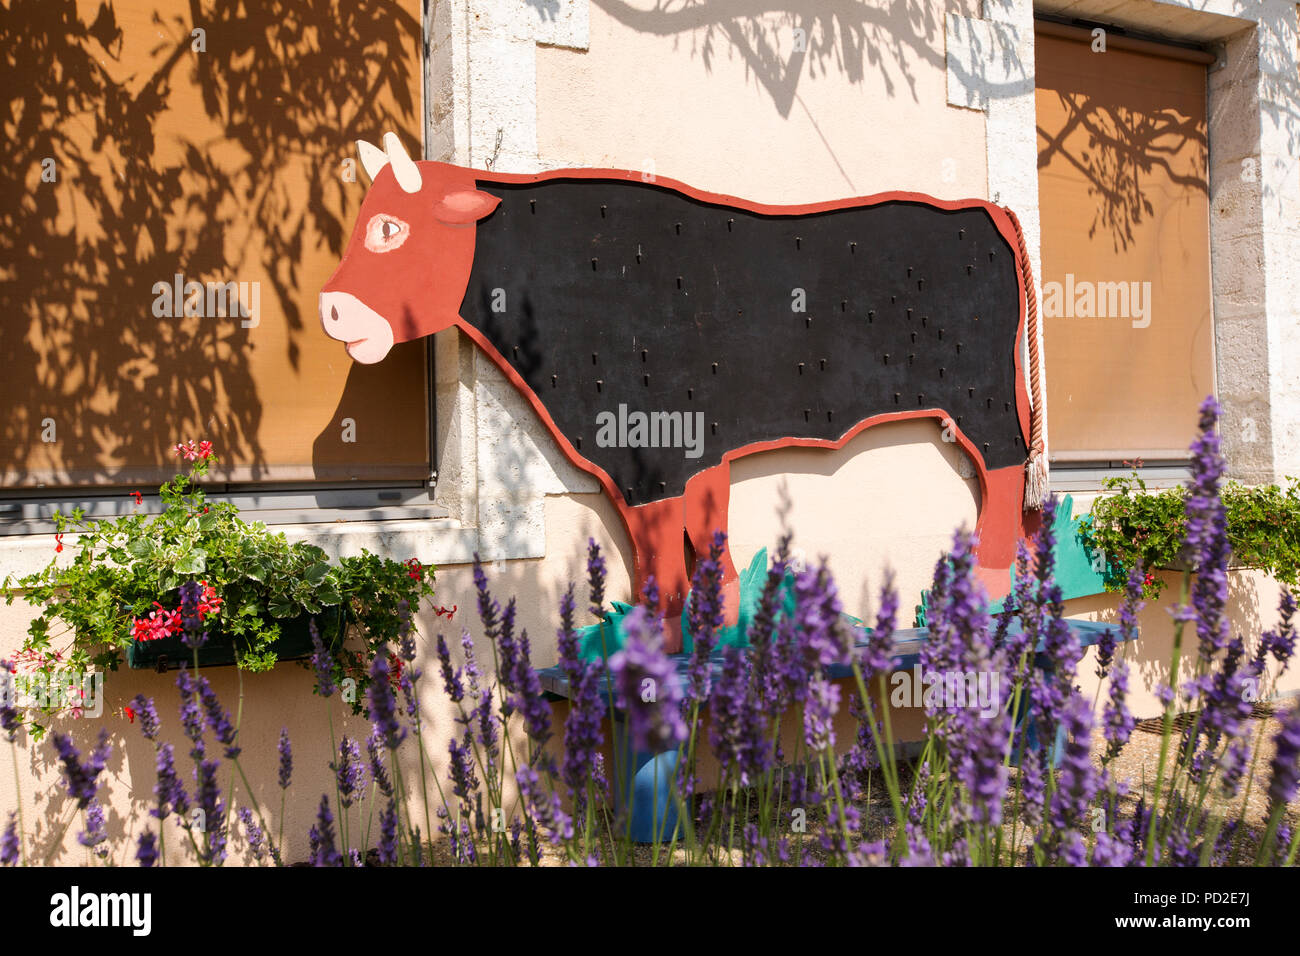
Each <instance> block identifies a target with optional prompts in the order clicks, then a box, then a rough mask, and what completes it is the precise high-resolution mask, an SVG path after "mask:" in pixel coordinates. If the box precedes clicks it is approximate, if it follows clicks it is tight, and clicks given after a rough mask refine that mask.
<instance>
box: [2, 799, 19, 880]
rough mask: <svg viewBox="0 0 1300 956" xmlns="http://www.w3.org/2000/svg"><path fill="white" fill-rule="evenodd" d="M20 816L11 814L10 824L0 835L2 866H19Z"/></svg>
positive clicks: (14, 813)
mask: <svg viewBox="0 0 1300 956" xmlns="http://www.w3.org/2000/svg"><path fill="white" fill-rule="evenodd" d="M18 841H19V837H18V814H17V813H16V812H14V811H12V810H11V811H10V812H9V822H8V824H6V825H5V831H4V833H3V834H0V866H17V865H18V856H19V842H18Z"/></svg>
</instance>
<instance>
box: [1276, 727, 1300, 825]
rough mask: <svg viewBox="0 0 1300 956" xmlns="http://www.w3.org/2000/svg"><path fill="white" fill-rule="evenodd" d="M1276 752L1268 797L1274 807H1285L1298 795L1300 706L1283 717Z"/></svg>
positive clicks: (1278, 732) (1299, 777)
mask: <svg viewBox="0 0 1300 956" xmlns="http://www.w3.org/2000/svg"><path fill="white" fill-rule="evenodd" d="M1273 744H1274V748H1275V750H1274V753H1273V759H1272V761H1271V762H1270V768H1269V769H1270V773H1271V775H1270V777H1269V782H1268V799H1269V803H1270V805H1271V806H1272V807H1273V808H1276V807H1284V806H1286V805H1287V804H1288V803H1290V802H1291V801H1292V800H1294V799H1295V796H1296V782H1297V780H1300V706H1297V707H1292V708H1291V712H1290V713H1289V714H1287V715H1286V716H1285V717H1283V718H1282V726H1281V727H1279V728H1278V731H1277V736H1275V737H1274V738H1273Z"/></svg>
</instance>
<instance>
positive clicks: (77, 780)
mask: <svg viewBox="0 0 1300 956" xmlns="http://www.w3.org/2000/svg"><path fill="white" fill-rule="evenodd" d="M54 749H55V751H56V752H57V753H58V755H59V760H60V761H62V762H63V775H64V780H65V785H66V787H67V790H68V796H69V797H71V798H72V799H73V800H76V801H77V807H78V808H79V809H82V810H84V809H85V808H86V806H87V804H89V803H90V801H91V800H93V799H94V797H95V794H96V792H97V791H98V789H99V784H98V783H97V782H96V780H97V778H98V777H99V774H100V772H101V771H102V770H103V769H104V765H105V764H106V763H108V756H109V754H110V753H111V752H112V747H111V745H110V744H109V742H108V731H107V730H101V731H100V732H99V743H98V744H97V745H96V747H95V749H94V750H93V751H91V753H90V756H89V757H88V758H87V760H86V763H85V764H82V762H81V752H80V751H79V750H77V748H76V746H75V745H74V744H73V743H72V738H71V737H69V736H68V735H67V734H55V735H54Z"/></svg>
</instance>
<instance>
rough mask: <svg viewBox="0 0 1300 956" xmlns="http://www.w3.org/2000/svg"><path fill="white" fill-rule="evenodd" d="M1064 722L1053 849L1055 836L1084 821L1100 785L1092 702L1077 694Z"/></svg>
mask: <svg viewBox="0 0 1300 956" xmlns="http://www.w3.org/2000/svg"><path fill="white" fill-rule="evenodd" d="M1062 723H1063V724H1064V726H1065V730H1066V733H1067V734H1068V735H1069V738H1068V740H1067V742H1066V745H1065V752H1064V754H1063V755H1062V758H1061V770H1060V773H1059V774H1058V775H1057V785H1056V792H1055V793H1053V794H1052V799H1051V805H1050V808H1049V816H1048V823H1049V825H1050V827H1051V831H1052V832H1051V833H1049V834H1047V835H1046V836H1047V837H1048V839H1047V843H1048V846H1049V849H1050V847H1051V844H1052V842H1053V841H1054V840H1059V839H1060V838H1061V837H1062V835H1063V834H1065V833H1067V832H1073V831H1075V830H1076V829H1077V828H1078V827H1079V826H1080V825H1081V824H1082V822H1083V820H1084V819H1085V816H1086V814H1087V810H1088V807H1089V805H1090V804H1091V803H1092V799H1093V797H1095V796H1096V794H1097V789H1098V785H1099V781H1098V779H1097V773H1096V771H1095V770H1094V769H1093V766H1092V755H1091V743H1092V706H1091V704H1089V702H1088V700H1087V699H1086V698H1085V697H1084V696H1083V695H1082V694H1078V693H1076V694H1074V695H1073V696H1072V697H1071V698H1070V700H1069V701H1068V702H1067V703H1066V705H1065V710H1064V714H1063V721H1062Z"/></svg>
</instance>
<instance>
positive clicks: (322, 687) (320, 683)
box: [307, 617, 335, 697]
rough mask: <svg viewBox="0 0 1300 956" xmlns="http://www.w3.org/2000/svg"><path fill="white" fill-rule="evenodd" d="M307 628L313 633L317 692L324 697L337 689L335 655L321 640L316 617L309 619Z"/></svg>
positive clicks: (313, 656)
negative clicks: (335, 682)
mask: <svg viewBox="0 0 1300 956" xmlns="http://www.w3.org/2000/svg"><path fill="white" fill-rule="evenodd" d="M307 630H308V632H309V633H310V634H311V646H312V655H311V666H312V668H313V669H315V671H316V693H318V694H320V695H321V696H322V697H330V696H332V695H333V694H334V690H335V688H334V656H333V655H332V654H330V652H329V650H328V649H327V648H326V647H325V643H324V642H323V641H322V640H321V636H320V629H319V628H318V627H316V619H315V618H314V617H313V618H311V619H309V620H308V621H307Z"/></svg>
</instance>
